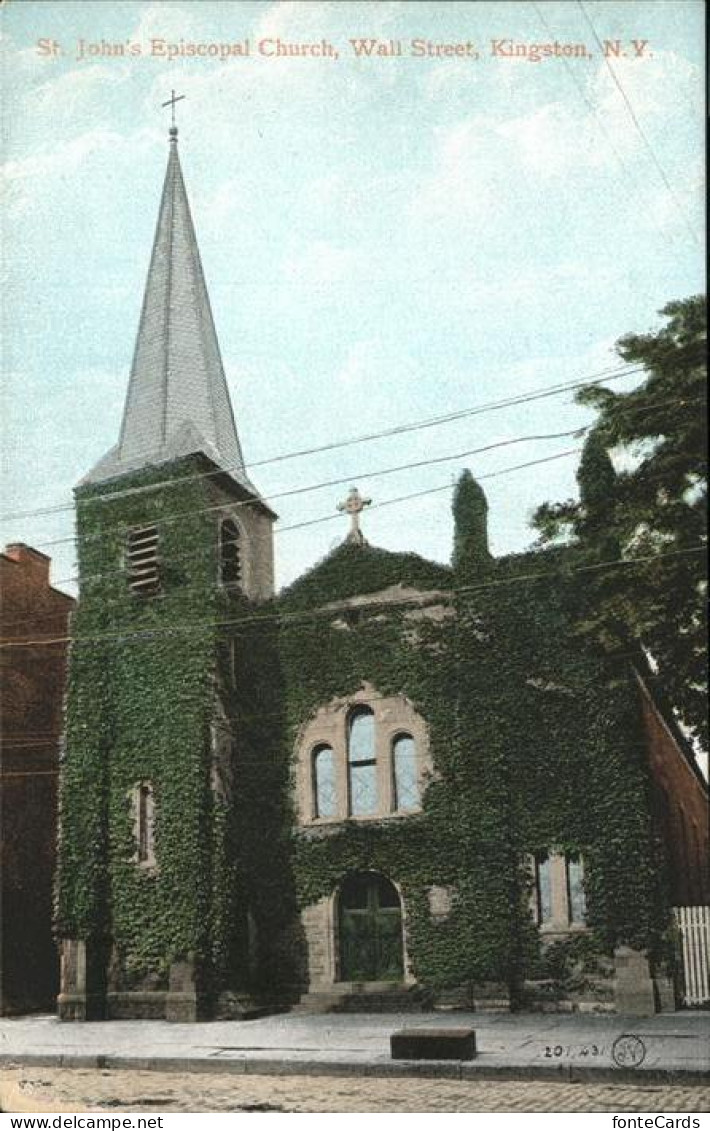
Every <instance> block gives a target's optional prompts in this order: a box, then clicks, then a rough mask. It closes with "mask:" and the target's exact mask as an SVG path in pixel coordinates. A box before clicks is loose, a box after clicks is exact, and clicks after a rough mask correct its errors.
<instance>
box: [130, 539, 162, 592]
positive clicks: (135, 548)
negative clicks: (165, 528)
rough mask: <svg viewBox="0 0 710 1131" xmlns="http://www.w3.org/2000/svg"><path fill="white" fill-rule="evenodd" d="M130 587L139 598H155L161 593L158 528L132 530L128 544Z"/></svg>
mask: <svg viewBox="0 0 710 1131" xmlns="http://www.w3.org/2000/svg"><path fill="white" fill-rule="evenodd" d="M126 568H127V571H128V586H129V588H130V590H131V592H132V593H135V594H136V596H138V597H153V596H154V595H155V594H156V593H158V592H159V591H160V561H159V558H158V528H157V526H144V527H141V529H139V530H131V531H130V532H129V534H128V539H127V543H126Z"/></svg>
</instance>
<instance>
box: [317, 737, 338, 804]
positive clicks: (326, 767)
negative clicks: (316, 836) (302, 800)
mask: <svg viewBox="0 0 710 1131" xmlns="http://www.w3.org/2000/svg"><path fill="white" fill-rule="evenodd" d="M337 803H338V798H337V792H336V787H335V755H334V754H333V750H332V748H331V747H330V746H317V747H316V749H315V750H314V751H313V805H314V811H315V812H314V815H315V816H316V817H334V816H335V815H336V812H337Z"/></svg>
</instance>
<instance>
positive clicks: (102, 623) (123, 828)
mask: <svg viewBox="0 0 710 1131" xmlns="http://www.w3.org/2000/svg"><path fill="white" fill-rule="evenodd" d="M75 494H76V505H77V530H78V533H77V539H78V556H79V573H80V601H79V608H78V611H77V615H76V617H75V620H74V625H73V639H72V646H71V664H70V677H69V688H68V697H67V729H66V750H65V758H64V764H63V772H62V791H61V812H62V822H61V836H60V861H59V874H58V885H57V917H56V930H57V935H58V938H59V942H60V947H61V952H62V981H61V993H60V998H59V1012H60V1016H62V1017H64V1018H66V1019H70V1018H77V1019H81V1018H89V1017H99V1016H112V1017H120V1016H125V1017H136V1016H143V1017H145V1016H158V1017H160V1016H166V1017H169V1018H174V1019H178V1020H182V1019H185V1020H189V1019H191V1018H195V1017H197V1016H198V1015H199V1014H200V1012H201V1011H202V1010H203V1006H204V1003H205V1002H206V1001H207V999H208V998H209V997H210V995H214V994H215V993H217V992H218V991H219V990H220V988H224V986H226V985H230V986H233V985H235V984H238V983H240V980H241V982H243V983H244V984H246V978H247V975H246V973H244V970H245V968H246V966H248V964H249V959H248V954H247V945H248V944H247V941H246V940H247V938H248V934H249V929H250V928H249V925H248V924H247V922H246V915H247V912H246V906H245V905H244V906H240V905H239V900H238V898H237V897H238V892H239V885H240V882H241V880H240V875H241V872H240V869H241V862H240V846H239V845H238V844H237V843H236V840H235V832H234V821H233V813H234V810H235V804H234V795H235V792H237V791H238V776H239V751H238V749H237V747H238V746H239V738H238V732H239V716H240V710H241V707H240V704H241V703H243V702H244V701H245V700H246V699H248V698H249V696H248V695H245V694H244V688H240V687H239V686H238V684H239V681H240V680H242V681H243V680H245V679H247V680H248V678H249V670H250V669H249V664H250V659H249V655H248V652H249V649H248V647H247V646H246V644H245V641H244V639H243V638H240V637H239V636H238V635H237V631H238V630H237V629H236V627H235V622H239V621H240V620H241V621H244V619H245V616H246V617H248V616H249V615H251V616H252V617H253V613H254V608H253V606H254V605H255V604H256V603H258V602H262V601H264V600H266V599H268V598H269V597H271V595H272V593H273V549H272V533H273V522H274V519H275V515H274V513H273V512H272V511H271V509H270V508H269V507H268V506H267V505H266V503H265V502H264V500H263V499H262V498H261V497H260V495H259V492H258V491H257V489H256V487H254V485H253V484H252V483H251V481H250V479H249V478H248V476H247V474H246V471H245V468H244V461H243V457H242V451H241V447H240V443H239V438H238V435H237V430H236V426H235V422H234V416H233V412H232V406H231V403H230V398H229V391H228V387H227V382H226V379H225V374H224V369H223V366H222V360H221V356H220V350H219V345H218V342H217V335H216V332H215V326H214V322H213V318H212V312H211V309H210V302H209V297H208V294H207V287H206V284H205V279H204V275H203V271H202V264H201V262H200V254H199V251H198V247H197V241H196V237H195V230H194V227H193V222H192V218H191V215H190V208H189V204H188V200H187V194H186V191H185V184H184V181H183V176H182V171H181V168H180V160H179V157H178V140H177V129H176V128H175V127H174V126H173V127H172V129H171V130H170V154H169V158H168V166H167V172H166V176H165V183H164V187H163V193H162V200H161V203H160V211H159V215H158V223H157V229H156V234H155V241H154V244H153V251H152V256H151V260H150V267H149V271H148V279H147V283H146V288H145V294H144V298H143V306H142V310H141V315H140V322H139V327H138V335H137V339H136V344H135V350H134V354H133V363H132V367H131V374H130V380H129V384H128V393H127V396H126V404H125V409H124V414H123V422H122V425H121V430H120V435H119V438H118V443H117V444H116V446H115V447H114V448H112V449H111V450H110V451H109V452H108V453H107V455H105V456H104V457H103V459H101V460H100V461H99V463H98V464H97V465H96V466H95V467H94V468H93V470H92V471H91V472H90V473H89V474H88V475H87V476H86V478H85V479H84V480H82V482H81V483H80V485H79V486H78V487H77V489H76V492H75ZM241 847H242V851H244V850H245V847H244V846H241ZM252 930H253V929H252Z"/></svg>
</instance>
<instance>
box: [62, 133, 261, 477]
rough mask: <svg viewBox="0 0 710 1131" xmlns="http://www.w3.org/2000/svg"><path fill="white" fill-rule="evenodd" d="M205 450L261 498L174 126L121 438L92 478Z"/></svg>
mask: <svg viewBox="0 0 710 1131" xmlns="http://www.w3.org/2000/svg"><path fill="white" fill-rule="evenodd" d="M195 452H202V453H204V454H205V455H206V456H208V458H209V459H210V460H212V462H213V463H215V464H216V465H217V467H219V468H221V469H222V470H223V471H226V472H228V474H229V475H230V476H231V478H232V479H234V480H235V481H236V482H237V483H238V484H239V485H240V486H242V487H243V488H245V489H246V490H247V491H249V492H250V494H252V495H254V496H255V497H256V498H259V493H258V491H257V490H256V488H255V487H254V486H253V484H252V483H251V482H250V480H249V478H248V477H247V475H246V473H245V471H244V459H243V457H242V450H241V446H240V444H239V438H238V436H237V429H236V425H235V423H234V415H233V412H232V405H231V401H230V399H229V390H228V388H227V381H226V378H225V375H224V368H223V365H222V358H221V355H220V351H219V343H218V341H217V333H216V330H215V326H214V321H213V318H212V311H211V309H210V301H209V296H208V294H207V286H206V284H205V277H204V274H203V271H202V263H201V261H200V253H199V249H198V247H197V239H196V236H195V229H194V226H193V223H192V216H191V215H190V206H189V204H188V200H187V192H186V190H185V182H184V180H183V176H182V170H181V168H180V159H179V157H178V148H177V129H175V128H174V127H173V129H172V130H171V131H170V156H169V158H168V167H167V171H166V174H165V184H164V186H163V195H162V200H161V202H160V212H159V214H158V225H157V228H156V232H155V241H154V243H153V253H152V256H151V260H150V267H149V269H148V279H147V282H146V287H145V294H144V296H143V307H142V310H141V316H140V323H139V326H138V336H137V338H136V345H135V351H134V354H133V364H132V367H131V376H130V381H129V384H128V393H127V395H126V404H125V408H124V412H123V423H122V425H121V433H120V437H119V440H118V443H117V444H116V446H115V447H114V448H112V449H111V450H110V451H109V452H108V453H107V454H106V455H105V456H104V457H103V458H102V459H101V460H99V462H98V463H97V464H96V465H95V467H94V468H93V469H92V470H91V471H90V472H89V474H88V475H87V476H86V477H85V478H84V479H83V480H82V483H84V484H90V483H101V482H103V481H104V480H108V479H114V478H116V477H117V476H119V475H124V474H126V473H127V472H134V471H138V470H140V469H142V468H144V467H148V466H154V465H155V464H161V463H165V462H166V461H168V460H173V459H177V458H179V457H182V456H187V455H191V454H192V453H195Z"/></svg>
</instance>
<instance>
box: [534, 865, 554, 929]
mask: <svg viewBox="0 0 710 1131" xmlns="http://www.w3.org/2000/svg"><path fill="white" fill-rule="evenodd" d="M535 893H536V897H537V921H538V923H549V922H550V920H551V919H552V876H551V868H550V857H549V856H538V857H537V859H536V860H535Z"/></svg>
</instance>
